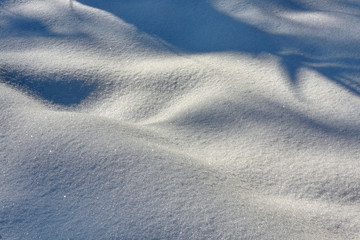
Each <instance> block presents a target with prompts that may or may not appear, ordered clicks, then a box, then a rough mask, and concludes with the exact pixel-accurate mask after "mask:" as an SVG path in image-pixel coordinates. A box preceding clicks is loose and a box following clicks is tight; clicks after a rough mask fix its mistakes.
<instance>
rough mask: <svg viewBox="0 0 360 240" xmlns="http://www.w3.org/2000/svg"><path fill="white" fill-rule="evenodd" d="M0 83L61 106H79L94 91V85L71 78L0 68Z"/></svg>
mask: <svg viewBox="0 0 360 240" xmlns="http://www.w3.org/2000/svg"><path fill="white" fill-rule="evenodd" d="M0 82H5V83H7V84H10V85H12V86H14V87H16V88H20V89H22V90H23V91H25V92H28V93H30V94H32V95H36V96H38V97H40V98H42V99H44V100H46V101H48V102H50V103H52V104H57V105H61V106H72V105H76V104H80V103H81V102H82V101H83V100H85V99H86V98H87V97H88V96H89V95H90V94H91V93H92V92H93V91H94V90H95V89H96V85H95V84H89V83H87V82H85V81H83V80H81V79H75V78H74V77H72V76H66V75H60V74H50V75H49V74H47V75H45V76H41V75H31V74H25V73H22V72H19V71H14V70H8V69H6V68H5V67H0Z"/></svg>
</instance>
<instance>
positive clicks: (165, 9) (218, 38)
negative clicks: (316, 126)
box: [78, 0, 360, 95]
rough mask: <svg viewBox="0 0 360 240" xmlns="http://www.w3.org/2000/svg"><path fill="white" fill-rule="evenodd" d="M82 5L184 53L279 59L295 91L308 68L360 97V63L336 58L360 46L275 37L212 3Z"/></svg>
mask: <svg viewBox="0 0 360 240" xmlns="http://www.w3.org/2000/svg"><path fill="white" fill-rule="evenodd" d="M78 2H80V3H83V4H85V5H89V6H92V7H95V8H99V9H102V10H105V11H107V12H110V13H112V14H114V15H115V16H117V17H119V18H121V19H123V20H124V21H126V22H128V23H131V24H133V25H135V26H136V27H137V28H138V29H139V30H141V31H144V32H146V33H147V34H149V35H152V36H155V37H157V38H160V39H162V40H164V41H166V42H167V43H169V44H171V45H172V46H173V47H174V49H179V50H180V51H183V52H189V53H204V52H219V51H238V52H242V53H247V54H252V55H257V54H261V53H268V54H271V55H274V56H278V57H279V59H280V61H281V63H282V65H283V68H284V70H285V72H286V73H287V74H288V79H289V83H290V86H291V87H293V88H297V87H298V86H299V84H298V81H299V79H298V77H297V73H298V71H299V70H300V69H301V68H303V67H306V68H311V69H313V70H315V71H317V72H319V73H320V74H323V75H324V76H326V77H327V78H328V79H330V80H332V81H334V82H336V83H338V84H340V85H341V86H343V87H345V88H347V89H348V90H349V91H351V92H353V93H355V94H357V95H360V87H358V86H359V85H360V83H359V82H358V80H357V79H355V78H352V77H348V75H354V74H357V73H358V71H357V70H356V69H360V60H359V59H360V58H359V59H351V60H350V61H345V62H344V58H334V57H331V54H330V53H332V52H334V51H336V52H347V51H349V49H351V51H353V52H356V51H360V45H352V46H346V44H343V45H344V46H331V44H332V43H328V42H326V40H318V39H315V38H313V37H311V36H289V35H280V34H271V33H269V32H265V31H262V30H261V29H258V28H256V27H254V26H252V25H250V24H247V23H245V22H242V21H239V20H237V19H234V18H232V17H230V16H228V15H225V14H223V13H222V12H220V11H218V10H216V9H215V8H214V7H213V6H212V5H211V4H210V3H209V2H210V1H206V0H197V1H193V0H114V1H99V0H78ZM253 4H255V5H256V6H259V8H262V9H263V10H264V11H266V10H267V9H266V7H268V6H269V5H271V4H273V5H276V6H277V7H280V8H282V9H286V10H289V11H298V12H299V11H311V9H309V8H307V6H306V5H304V4H302V3H300V2H298V1H294V0H278V1H276V0H268V1H263V0H254V1H253ZM354 8H357V10H360V5H359V6H358V5H357V4H356V5H354ZM284 21H285V20H284ZM334 34H336V33H334ZM320 41H324V42H323V43H322V42H320ZM326 44H328V45H329V47H328V49H326V47H324V46H326ZM322 45H324V46H322ZM287 49H291V50H292V53H284V51H283V50H287ZM345 54H346V53H345ZM315 65H322V66H321V67H317V66H315Z"/></svg>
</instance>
